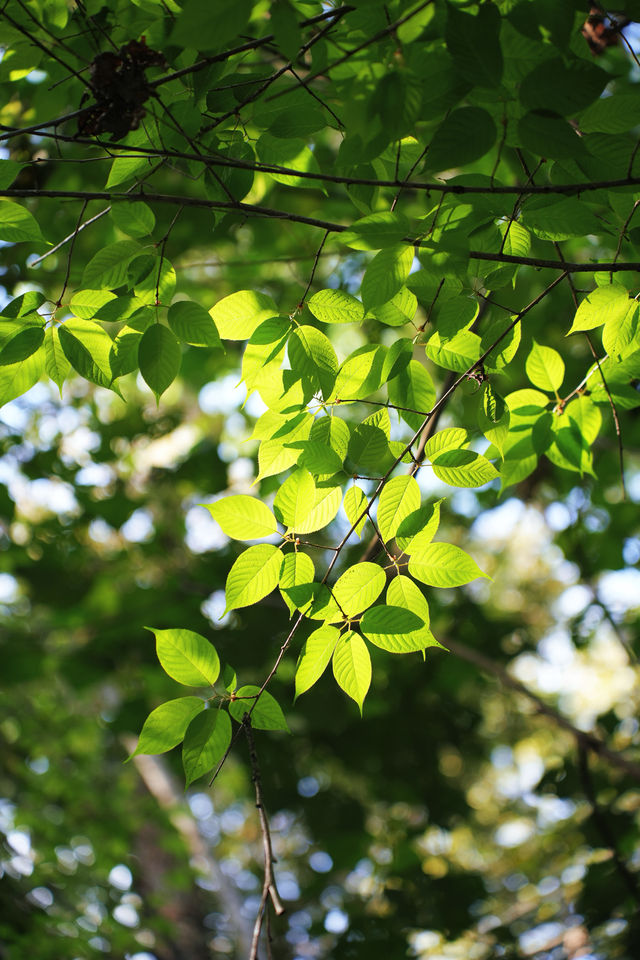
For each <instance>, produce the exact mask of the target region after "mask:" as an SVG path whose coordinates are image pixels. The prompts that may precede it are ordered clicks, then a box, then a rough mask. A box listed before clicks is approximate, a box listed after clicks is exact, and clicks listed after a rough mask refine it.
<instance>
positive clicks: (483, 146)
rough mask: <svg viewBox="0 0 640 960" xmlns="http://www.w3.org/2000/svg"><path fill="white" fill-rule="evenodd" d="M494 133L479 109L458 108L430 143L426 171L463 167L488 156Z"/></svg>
mask: <svg viewBox="0 0 640 960" xmlns="http://www.w3.org/2000/svg"><path fill="white" fill-rule="evenodd" d="M497 135H498V131H497V130H496V125H495V123H494V121H493V118H492V116H491V114H490V113H488V112H487V111H486V110H484V109H483V108H482V107H460V108H459V109H458V110H453V111H452V112H451V113H450V114H449V115H448V116H447V117H446V118H445V119H444V120H443V122H442V123H441V125H440V126H439V127H438V129H437V130H436V132H435V133H434V135H433V139H432V140H431V146H430V147H429V152H428V154H427V159H426V164H427V167H428V168H429V169H430V170H449V169H451V168H452V167H463V166H465V165H466V164H467V163H471V162H472V161H473V160H478V159H479V158H480V157H483V156H484V155H485V153H488V152H489V150H490V149H491V147H492V146H493V145H494V143H495V142H496V138H497Z"/></svg>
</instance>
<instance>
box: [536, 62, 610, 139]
mask: <svg viewBox="0 0 640 960" xmlns="http://www.w3.org/2000/svg"><path fill="white" fill-rule="evenodd" d="M610 79H611V78H610V75H609V74H608V73H607V72H606V71H605V70H601V69H600V67H596V66H595V64H592V63H589V62H588V61H585V60H573V61H569V62H568V63H566V62H565V61H564V60H563V59H562V58H560V57H554V58H553V59H551V60H545V61H544V62H543V63H539V64H538V65H537V66H536V67H534V69H533V70H532V71H531V72H530V73H528V74H527V76H526V77H525V78H524V80H523V81H522V83H521V85H520V101H521V103H522V105H523V107H525V109H527V110H547V109H548V108H549V106H550V105H551V106H552V107H553V109H554V110H555V112H556V113H560V114H562V115H563V116H568V115H569V114H575V113H577V112H578V111H579V110H582V109H583V108H584V107H588V106H589V104H590V103H592V102H593V101H594V100H597V98H598V97H599V96H600V94H601V93H602V91H603V90H604V88H605V87H606V85H607V83H608V82H609V80H610ZM586 112H587V113H588V112H589V111H588V110H587V111H586ZM580 127H581V129H583V130H584V127H583V126H582V121H581V122H580ZM625 129H629V128H625ZM585 132H586V131H585Z"/></svg>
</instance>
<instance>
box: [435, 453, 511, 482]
mask: <svg viewBox="0 0 640 960" xmlns="http://www.w3.org/2000/svg"><path fill="white" fill-rule="evenodd" d="M431 467H432V469H433V473H434V475H435V476H436V477H438V479H439V480H442V481H444V483H448V484H450V486H452V487H483V486H484V485H485V483H490V482H491V480H495V479H496V477H497V476H498V472H497V470H496V468H495V467H494V466H493V464H492V463H491V462H490V461H489V460H487V459H486V457H483V456H482V455H481V454H479V453H474V452H473V451H472V450H447V451H446V452H445V453H440V454H438V456H437V457H434V458H432V460H431Z"/></svg>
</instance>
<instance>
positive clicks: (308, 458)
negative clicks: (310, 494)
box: [291, 439, 342, 479]
mask: <svg viewBox="0 0 640 960" xmlns="http://www.w3.org/2000/svg"><path fill="white" fill-rule="evenodd" d="M291 446H293V447H296V448H299V449H300V450H301V451H302V452H301V454H300V457H299V459H298V464H299V466H301V467H305V468H306V469H307V470H308V471H309V472H310V473H312V474H313V475H314V477H318V478H319V479H320V478H324V479H328V478H329V477H332V476H334V474H336V473H337V472H338V471H339V470H341V469H342V460H341V459H340V457H339V456H338V454H337V453H336V452H335V451H334V450H332V449H331V447H328V446H326V444H324V443H322V442H321V441H320V440H311V439H309V440H295V441H294V442H293V444H291Z"/></svg>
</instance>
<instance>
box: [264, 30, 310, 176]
mask: <svg viewBox="0 0 640 960" xmlns="http://www.w3.org/2000/svg"><path fill="white" fill-rule="evenodd" d="M294 22H295V21H294ZM255 146H256V152H257V154H258V158H259V160H260V162H261V163H262V164H265V165H267V166H272V167H288V168H289V170H300V171H301V173H320V168H319V167H318V161H317V160H316V158H315V156H314V155H313V153H312V152H311V150H310V149H309V147H308V146H307V145H306V144H305V142H304V140H297V139H294V140H282V139H280V138H278V137H273V136H271V134H269V133H263V135H262V136H261V137H260V139H259V140H258V142H257V143H256V145H255ZM267 176H269V177H270V178H271V179H272V180H275V181H276V183H283V184H285V186H288V187H298V188H299V189H300V188H302V189H307V190H318V189H320V182H319V180H317V179H315V178H313V179H312V178H311V177H296V176H293V175H291V174H287V173H275V172H273V171H267Z"/></svg>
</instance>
